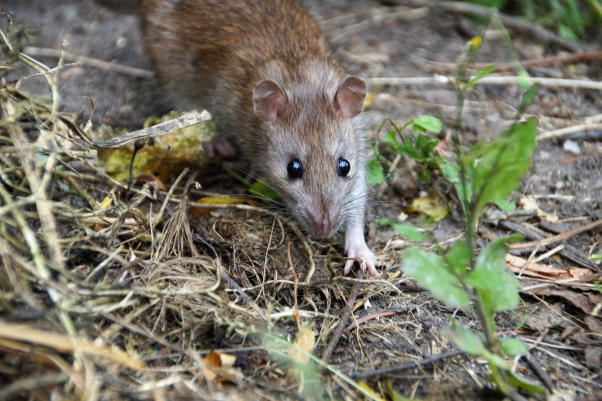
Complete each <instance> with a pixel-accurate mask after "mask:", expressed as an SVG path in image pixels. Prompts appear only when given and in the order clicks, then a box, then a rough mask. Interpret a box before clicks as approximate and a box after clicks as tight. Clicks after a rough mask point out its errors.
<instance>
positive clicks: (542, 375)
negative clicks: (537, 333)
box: [527, 353, 556, 393]
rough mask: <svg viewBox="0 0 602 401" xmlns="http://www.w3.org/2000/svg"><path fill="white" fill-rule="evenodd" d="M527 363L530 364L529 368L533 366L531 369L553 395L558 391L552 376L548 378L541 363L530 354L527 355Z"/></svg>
mask: <svg viewBox="0 0 602 401" xmlns="http://www.w3.org/2000/svg"><path fill="white" fill-rule="evenodd" d="M527 361H528V362H529V366H531V369H533V371H534V372H535V374H536V375H537V376H539V378H540V379H541V381H542V382H543V383H544V384H545V385H546V387H547V388H548V390H550V391H551V392H552V393H553V392H554V391H556V386H555V385H554V383H553V382H552V379H550V376H548V374H547V373H546V372H545V370H543V369H542V368H541V365H540V364H539V362H538V361H537V359H536V358H535V357H534V356H533V354H532V353H529V354H528V355H527Z"/></svg>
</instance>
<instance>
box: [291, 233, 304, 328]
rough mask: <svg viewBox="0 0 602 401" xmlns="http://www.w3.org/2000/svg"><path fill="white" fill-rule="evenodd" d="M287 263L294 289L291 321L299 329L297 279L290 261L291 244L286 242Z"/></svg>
mask: <svg viewBox="0 0 602 401" xmlns="http://www.w3.org/2000/svg"><path fill="white" fill-rule="evenodd" d="M288 263H289V264H290V265H291V271H292V272H293V278H294V280H295V287H294V289H293V297H294V299H295V304H294V305H293V319H295V322H296V323H297V328H298V329H301V322H300V321H299V306H298V304H297V283H298V282H299V279H298V278H297V272H296V271H295V266H293V260H292V259H291V242H290V241H289V242H288Z"/></svg>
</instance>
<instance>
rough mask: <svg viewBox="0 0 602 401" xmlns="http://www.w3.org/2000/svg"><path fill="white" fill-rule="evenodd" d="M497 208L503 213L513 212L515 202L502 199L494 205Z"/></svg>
mask: <svg viewBox="0 0 602 401" xmlns="http://www.w3.org/2000/svg"><path fill="white" fill-rule="evenodd" d="M495 204H496V206H497V207H499V208H500V210H501V211H503V212H514V211H515V210H516V202H514V201H512V202H510V201H509V200H506V199H504V200H503V201H500V202H496V203H495Z"/></svg>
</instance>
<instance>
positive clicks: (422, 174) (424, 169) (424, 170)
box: [417, 166, 431, 182]
mask: <svg viewBox="0 0 602 401" xmlns="http://www.w3.org/2000/svg"><path fill="white" fill-rule="evenodd" d="M417 173H418V178H420V180H421V181H422V182H429V181H430V180H431V170H429V168H428V166H420V169H419V170H418V172H417Z"/></svg>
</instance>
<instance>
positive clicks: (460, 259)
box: [447, 241, 470, 276]
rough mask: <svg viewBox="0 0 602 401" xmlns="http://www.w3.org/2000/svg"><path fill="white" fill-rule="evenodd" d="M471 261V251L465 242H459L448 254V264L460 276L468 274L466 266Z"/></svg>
mask: <svg viewBox="0 0 602 401" xmlns="http://www.w3.org/2000/svg"><path fill="white" fill-rule="evenodd" d="M469 260H470V250H469V249H468V245H466V243H465V242H463V241H458V242H456V243H455V244H454V246H453V247H452V248H451V249H450V250H449V252H448V253H447V263H448V264H449V266H451V267H452V268H453V270H454V272H455V273H456V275H458V276H464V274H466V264H467V263H468V261H469Z"/></svg>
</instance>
